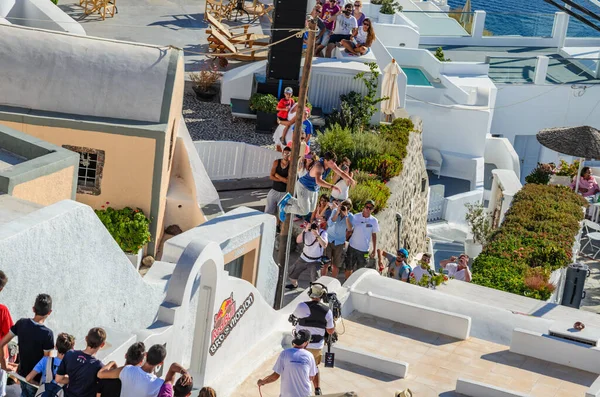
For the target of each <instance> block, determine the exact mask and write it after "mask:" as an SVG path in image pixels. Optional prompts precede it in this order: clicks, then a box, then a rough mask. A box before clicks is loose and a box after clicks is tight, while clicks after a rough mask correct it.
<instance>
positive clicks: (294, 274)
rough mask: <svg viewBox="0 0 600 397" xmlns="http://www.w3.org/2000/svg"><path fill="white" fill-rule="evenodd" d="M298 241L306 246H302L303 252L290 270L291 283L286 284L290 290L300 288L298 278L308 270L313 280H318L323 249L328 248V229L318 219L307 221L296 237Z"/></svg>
mask: <svg viewBox="0 0 600 397" xmlns="http://www.w3.org/2000/svg"><path fill="white" fill-rule="evenodd" d="M296 243H298V244H301V243H304V247H303V248H302V254H301V255H300V257H299V258H298V259H297V260H296V262H294V264H293V265H292V266H291V267H290V269H289V271H288V277H289V279H290V281H291V283H290V284H288V285H286V286H285V288H287V289H290V290H292V289H296V288H298V278H300V275H301V274H302V273H304V272H305V271H306V270H308V271H309V274H310V281H311V282H315V281H316V280H317V277H318V272H319V269H320V268H321V258H322V257H323V250H324V249H325V248H327V231H326V230H324V227H322V225H320V224H319V223H318V222H316V221H315V222H312V223H306V224H305V225H304V230H303V231H302V233H300V234H299V235H298V237H297V238H296Z"/></svg>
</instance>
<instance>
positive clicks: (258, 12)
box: [244, 0, 275, 23]
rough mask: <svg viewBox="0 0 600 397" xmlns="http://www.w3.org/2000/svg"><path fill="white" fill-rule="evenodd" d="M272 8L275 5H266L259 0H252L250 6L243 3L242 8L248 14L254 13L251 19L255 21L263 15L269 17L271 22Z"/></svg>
mask: <svg viewBox="0 0 600 397" xmlns="http://www.w3.org/2000/svg"><path fill="white" fill-rule="evenodd" d="M274 9H275V6H274V5H273V4H269V5H266V4H263V3H261V2H260V1H259V0H253V1H252V5H251V6H246V5H244V10H246V12H247V13H248V14H250V15H254V19H253V21H256V20H257V19H258V18H260V17H262V16H263V15H264V16H266V17H267V18H269V21H270V22H271V23H273V18H271V15H270V13H271V11H273V10H274Z"/></svg>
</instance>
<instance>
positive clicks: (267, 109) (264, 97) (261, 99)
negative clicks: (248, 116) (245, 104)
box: [250, 93, 277, 113]
mask: <svg viewBox="0 0 600 397" xmlns="http://www.w3.org/2000/svg"><path fill="white" fill-rule="evenodd" d="M250 109H252V110H254V111H257V112H264V113H277V98H275V96H274V95H271V94H259V93H256V94H252V97H251V98H250Z"/></svg>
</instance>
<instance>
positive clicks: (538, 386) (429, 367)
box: [233, 312, 597, 397]
mask: <svg viewBox="0 0 600 397" xmlns="http://www.w3.org/2000/svg"><path fill="white" fill-rule="evenodd" d="M337 329H338V332H339V333H340V334H341V335H340V340H339V342H338V343H339V344H340V345H345V346H354V347H356V348H359V349H361V350H366V351H369V352H372V353H374V354H377V355H380V356H384V357H388V358H394V359H398V360H401V361H405V362H408V363H409V371H408V376H407V377H406V379H398V378H395V377H393V376H390V375H386V374H382V373H379V372H376V371H373V370H371V369H368V368H362V367H357V366H355V365H350V364H346V363H341V362H339V363H337V362H336V368H322V367H321V386H322V389H323V392H324V393H336V392H337V393H339V392H346V391H354V392H356V393H358V395H359V396H368V397H371V396H377V397H379V396H390V397H391V396H393V395H394V392H395V391H397V390H402V389H404V388H410V389H411V391H413V393H414V394H415V395H416V396H419V397H433V396H436V397H437V396H444V397H451V396H458V394H456V393H455V392H454V389H455V386H456V380H457V378H458V377H463V378H467V379H471V380H475V381H480V382H484V383H487V384H490V385H495V386H500V387H503V388H506V389H510V390H514V391H517V392H520V393H525V394H527V395H529V396H531V397H559V396H560V397H563V396H583V395H585V392H586V390H587V389H588V388H589V386H590V385H591V384H592V383H593V382H594V380H595V379H596V377H597V375H596V374H592V373H589V372H584V371H579V370H576V369H573V368H568V367H564V366H561V365H556V364H552V363H548V362H545V361H540V360H537V359H533V358H530V357H526V356H522V355H519V354H515V353H511V352H509V351H508V347H507V346H504V345H501V344H496V343H491V342H488V341H484V340H481V339H477V338H469V339H468V340H466V341H461V340H457V339H454V338H451V337H448V336H445V335H440V334H436V333H433V332H429V331H424V330H422V329H418V328H414V327H410V326H406V325H404V324H399V323H394V322H392V321H389V320H385V319H381V318H376V317H373V316H370V315H366V314H362V313H357V312H354V313H352V315H350V316H349V318H347V319H344V322H343V325H342V324H341V323H340V322H339V321H338V324H337ZM275 360H276V357H272V358H271V359H269V360H267V361H266V362H265V363H263V364H262V365H261V366H260V367H259V368H258V369H257V370H256V371H255V372H254V373H253V374H252V375H250V376H249V377H248V378H247V379H246V380H245V381H244V382H243V384H242V385H240V386H239V387H238V389H237V391H236V392H235V393H233V395H235V396H242V397H251V396H252V397H254V396H257V395H258V393H257V386H256V381H257V380H258V379H259V378H261V377H265V376H267V375H269V374H270V373H271V372H272V367H273V364H274V363H275ZM262 395H263V397H277V396H278V395H279V382H275V383H273V384H270V385H267V386H264V387H263V388H262Z"/></svg>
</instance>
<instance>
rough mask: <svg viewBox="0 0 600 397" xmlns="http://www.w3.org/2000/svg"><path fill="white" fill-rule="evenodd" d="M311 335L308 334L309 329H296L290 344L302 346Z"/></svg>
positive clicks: (308, 340)
mask: <svg viewBox="0 0 600 397" xmlns="http://www.w3.org/2000/svg"><path fill="white" fill-rule="evenodd" d="M311 336H312V335H311V334H310V331H309V330H307V329H301V330H299V331H296V334H295V335H294V339H292V344H293V345H296V346H302V345H303V344H305V343H306V342H310V338H311Z"/></svg>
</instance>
